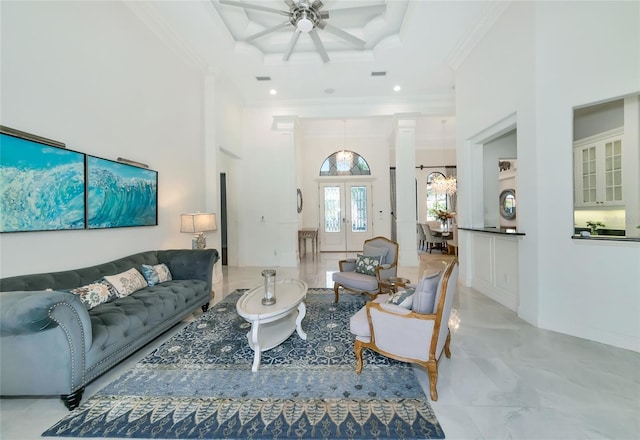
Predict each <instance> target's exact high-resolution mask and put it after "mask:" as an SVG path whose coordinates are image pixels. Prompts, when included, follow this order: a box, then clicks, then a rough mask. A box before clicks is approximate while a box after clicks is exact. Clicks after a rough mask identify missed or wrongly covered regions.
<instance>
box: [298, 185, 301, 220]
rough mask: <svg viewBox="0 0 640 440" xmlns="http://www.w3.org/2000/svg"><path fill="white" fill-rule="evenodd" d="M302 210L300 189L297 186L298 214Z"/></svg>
mask: <svg viewBox="0 0 640 440" xmlns="http://www.w3.org/2000/svg"><path fill="white" fill-rule="evenodd" d="M301 212H302V191H301V190H300V188H298V214H300V213H301Z"/></svg>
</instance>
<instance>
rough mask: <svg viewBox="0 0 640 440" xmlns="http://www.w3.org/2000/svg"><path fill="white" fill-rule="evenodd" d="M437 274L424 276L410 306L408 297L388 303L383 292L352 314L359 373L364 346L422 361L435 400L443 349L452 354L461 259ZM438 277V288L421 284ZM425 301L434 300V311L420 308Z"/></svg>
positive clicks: (405, 359)
mask: <svg viewBox="0 0 640 440" xmlns="http://www.w3.org/2000/svg"><path fill="white" fill-rule="evenodd" d="M434 278H435V277H434V276H433V275H431V276H429V277H424V278H423V280H422V281H421V283H419V284H418V286H417V287H416V291H415V293H414V294H413V300H412V301H409V303H411V304H410V305H408V306H407V301H404V302H403V304H404V306H400V305H395V304H393V303H389V302H388V301H389V299H390V298H391V296H390V295H380V296H378V298H376V299H375V300H374V301H369V302H368V303H367V304H366V305H365V306H364V307H363V308H362V309H361V310H360V311H358V312H357V313H356V314H355V315H353V316H352V317H351V320H350V330H351V333H353V334H355V336H356V340H355V346H354V351H355V355H356V373H358V374H359V373H360V372H361V371H362V367H363V361H362V350H363V349H365V348H368V349H370V350H373V351H375V352H378V353H380V354H382V355H384V356H387V357H390V358H392V359H396V360H399V361H402V362H411V363H415V364H418V365H421V366H422V367H424V368H425V369H426V370H427V373H428V374H429V386H430V394H431V399H432V400H434V401H436V400H438V392H437V390H436V384H437V382H438V360H439V359H440V356H441V355H442V352H444V353H445V355H446V356H447V357H451V351H450V349H449V345H450V342H451V332H450V331H449V316H450V314H451V308H452V306H453V300H454V297H455V295H456V292H457V284H458V259H457V258H455V257H454V258H452V260H451V262H450V263H448V265H447V266H446V268H445V269H444V272H443V273H442V275H441V276H440V275H438V278H437V279H435V280H434ZM436 281H437V287H436V288H435V289H433V288H432V287H426V288H423V287H422V286H421V285H422V284H428V283H431V284H430V286H433V285H435V283H436ZM416 295H421V296H416ZM429 295H431V296H429ZM434 296H435V298H434ZM425 298H429V299H428V300H426V299H425ZM426 301H433V302H431V310H432V312H431V313H419V312H417V311H416V310H424V307H425V304H427V302H426ZM406 307H409V308H406Z"/></svg>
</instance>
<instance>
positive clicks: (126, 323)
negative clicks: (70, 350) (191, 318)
mask: <svg viewBox="0 0 640 440" xmlns="http://www.w3.org/2000/svg"><path fill="white" fill-rule="evenodd" d="M206 290H207V283H206V282H205V281H201V280H173V281H167V282H165V283H162V284H158V285H156V286H152V287H147V288H145V289H142V290H139V291H137V292H134V293H132V294H131V295H128V296H126V297H124V298H117V299H115V300H113V301H110V302H108V303H105V304H101V305H99V306H97V307H95V308H93V309H91V310H90V311H89V316H90V318H91V330H92V334H93V341H92V344H91V348H90V349H89V352H88V353H87V366H92V365H93V364H94V363H95V362H99V361H102V360H103V359H105V357H107V356H109V355H110V354H112V353H115V352H117V351H118V350H120V349H121V348H123V347H125V346H127V345H129V344H131V343H136V342H138V340H140V339H144V335H145V334H147V333H149V332H150V331H151V330H152V329H153V328H154V327H156V326H158V325H166V323H167V322H168V321H170V320H169V319H168V318H171V317H173V318H175V319H174V320H173V321H172V322H174V323H175V322H177V320H178V319H179V318H181V316H180V313H181V311H182V312H184V313H185V314H186V313H187V312H189V311H191V310H192V309H193V307H194V306H196V305H198V304H197V302H198V298H202V297H203V295H204V296H207V295H210V293H206V292H205V291H206ZM200 301H201V300H200Z"/></svg>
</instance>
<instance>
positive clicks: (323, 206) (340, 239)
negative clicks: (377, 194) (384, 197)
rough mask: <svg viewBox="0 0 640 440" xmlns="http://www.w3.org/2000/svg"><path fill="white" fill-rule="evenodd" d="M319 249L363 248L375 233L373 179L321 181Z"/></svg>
mask: <svg viewBox="0 0 640 440" xmlns="http://www.w3.org/2000/svg"><path fill="white" fill-rule="evenodd" d="M319 199H320V217H321V218H320V225H321V227H320V250H321V251H325V252H347V251H354V252H355V251H361V250H362V245H363V243H364V241H365V240H366V239H368V238H371V237H372V236H373V232H372V227H371V226H372V223H371V207H372V201H371V183H370V182H331V183H329V182H327V183H321V184H320V197H319Z"/></svg>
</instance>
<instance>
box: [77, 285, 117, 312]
mask: <svg viewBox="0 0 640 440" xmlns="http://www.w3.org/2000/svg"><path fill="white" fill-rule="evenodd" d="M69 292H71V293H73V294H74V295H78V296H79V297H80V301H82V303H83V304H84V305H85V306H86V307H87V310H91V309H93V308H94V307H95V306H99V305H100V304H104V303H106V302H107V301H109V300H110V299H111V298H113V297H114V294H115V289H113V287H112V286H111V285H109V283H107V282H105V281H96V282H95V283H91V284H87V285H86V286H82V287H77V288H75V289H71V290H69Z"/></svg>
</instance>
